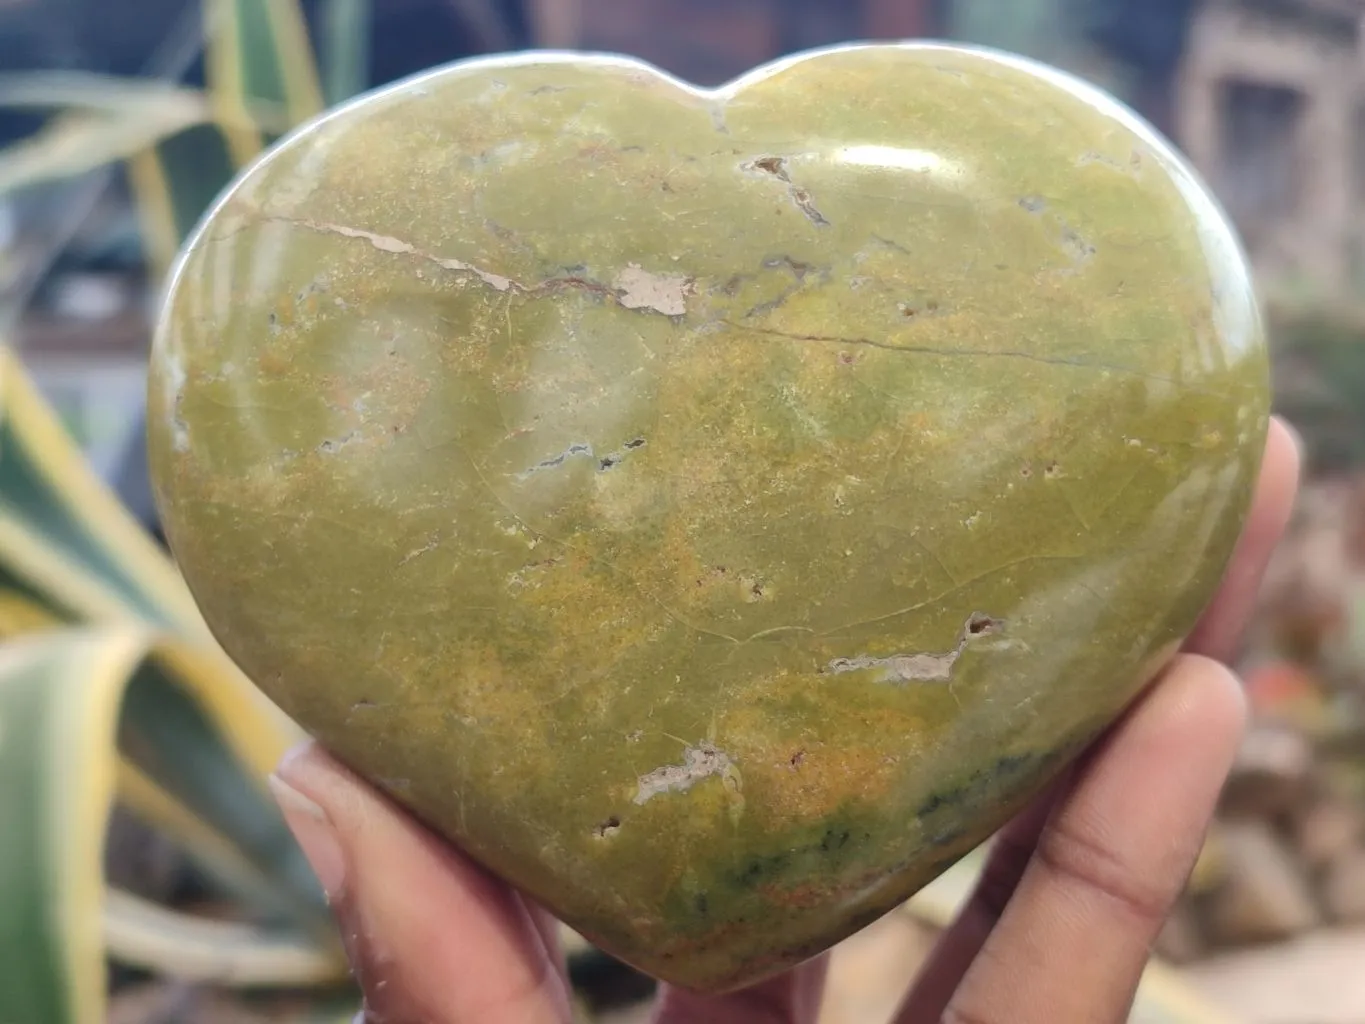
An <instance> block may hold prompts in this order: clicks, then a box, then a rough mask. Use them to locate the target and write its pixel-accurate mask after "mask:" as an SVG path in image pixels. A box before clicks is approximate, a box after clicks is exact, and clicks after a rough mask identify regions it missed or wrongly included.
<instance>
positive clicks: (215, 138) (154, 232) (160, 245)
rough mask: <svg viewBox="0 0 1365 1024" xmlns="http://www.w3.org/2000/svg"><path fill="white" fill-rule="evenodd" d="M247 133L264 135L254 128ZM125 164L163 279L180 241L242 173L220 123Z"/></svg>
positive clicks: (146, 242)
mask: <svg viewBox="0 0 1365 1024" xmlns="http://www.w3.org/2000/svg"><path fill="white" fill-rule="evenodd" d="M240 134H241V133H238V135H240ZM245 134H246V135H247V136H250V137H251V138H258V137H259V132H258V131H257V129H255V128H254V127H252V128H247V129H245ZM234 137H236V136H234ZM126 166H127V170H128V181H129V183H130V184H131V186H132V189H133V194H134V196H135V197H136V199H137V207H138V215H139V219H140V221H141V227H142V246H143V249H144V251H145V252H146V253H147V256H148V259H149V262H150V263H151V265H152V268H153V269H154V270H155V271H156V272H157V273H158V274H160V275H162V276H164V275H165V274H167V273H168V272H169V271H170V268H171V266H172V264H173V263H174V262H175V257H176V254H177V253H178V252H179V251H180V245H181V243H182V242H183V241H184V240H185V238H186V237H188V236H189V234H190V232H192V231H193V230H194V228H195V226H196V225H197V224H198V223H199V220H200V218H201V217H203V215H204V211H206V210H207V209H208V208H209V207H210V206H211V205H212V204H213V201H214V200H215V199H216V198H217V197H218V194H219V193H220V192H221V191H222V190H223V189H224V188H225V187H227V185H228V183H229V182H231V181H232V178H233V176H234V175H235V174H236V173H237V162H236V161H235V160H234V156H233V151H232V148H231V146H230V144H229V134H228V133H225V132H224V130H223V128H222V127H221V125H219V124H201V125H195V126H194V127H192V128H189V129H187V130H185V131H183V132H181V133H180V134H178V135H174V136H171V137H170V138H167V139H163V140H161V141H160V142H159V143H157V145H155V146H153V147H151V148H148V149H144V150H142V151H141V152H139V153H136V154H135V155H133V156H132V157H130V159H129V160H128V162H127V164H126Z"/></svg>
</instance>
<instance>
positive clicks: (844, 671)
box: [150, 45, 1268, 990]
mask: <svg viewBox="0 0 1365 1024" xmlns="http://www.w3.org/2000/svg"><path fill="white" fill-rule="evenodd" d="M1267 406H1268V383H1267V360H1266V352H1265V346H1264V341H1263V336H1262V333H1261V325H1260V320H1259V317H1258V312H1257V308H1256V303H1255V299H1254V296H1253V291H1252V287H1251V284H1250V281H1249V277H1248V272H1247V268H1246V265H1245V262H1244V260H1243V257H1242V255H1241V251H1240V249H1239V247H1238V244H1237V242H1236V240H1235V238H1234V236H1233V234H1232V233H1231V231H1230V230H1229V228H1228V226H1227V224H1226V222H1225V220H1224V218H1223V217H1222V216H1221V214H1220V213H1219V211H1218V209H1217V207H1216V206H1215V204H1214V203H1213V202H1212V201H1211V200H1210V199H1209V198H1208V195H1207V193H1206V192H1205V190H1204V189H1203V187H1202V186H1201V184H1200V183H1199V182H1198V181H1197V180H1196V179H1195V178H1194V177H1193V176H1192V175H1191V173H1190V171H1189V170H1188V169H1187V168H1186V166H1185V165H1184V164H1183V163H1182V162H1181V161H1180V160H1179V158H1178V157H1176V156H1175V155H1174V154H1173V152H1172V150H1171V149H1170V148H1169V147H1168V145H1167V144H1165V143H1164V142H1163V141H1161V140H1160V139H1159V138H1158V137H1157V136H1156V135H1155V134H1154V133H1153V132H1152V130H1151V129H1149V128H1148V127H1146V126H1145V125H1144V124H1142V123H1141V122H1140V121H1139V120H1138V119H1137V118H1136V117H1134V116H1133V115H1132V114H1130V113H1128V112H1126V111H1125V110H1124V109H1123V108H1121V107H1120V106H1119V105H1118V104H1117V103H1115V102H1113V101H1112V100H1110V99H1108V98H1106V97H1105V96H1103V95H1101V94H1099V93H1098V92H1096V91H1094V90H1093V89H1091V88H1090V87H1088V86H1085V85H1082V84H1079V83H1078V82H1076V81H1073V80H1071V79H1070V78H1068V77H1065V76H1063V75H1061V74H1059V73H1056V72H1053V71H1051V70H1048V69H1044V68H1041V67H1038V66H1035V65H1032V64H1030V63H1028V62H1025V61H1022V60H1018V59H1014V58H1009V57H1005V56H1001V55H995V54H989V53H982V52H975V51H967V50H960V49H956V48H952V47H945V46H937V45H897V46H890V45H886V46H882V45H877V46H855V47H846V48H839V49H835V50H829V51H822V52H819V53H815V54H808V55H804V56H802V57H799V58H795V59H789V60H785V61H783V62H780V63H778V64H775V65H772V66H769V67H767V68H764V69H761V70H760V71H757V72H755V73H753V74H751V75H749V76H747V77H745V78H744V79H742V80H740V81H739V82H737V83H735V84H732V85H730V86H728V87H726V88H724V89H721V90H718V91H703V90H699V89H695V88H691V87H688V86H686V85H684V84H682V83H679V82H677V81H675V80H673V79H670V78H668V77H666V76H664V75H662V74H661V73H659V72H658V71H656V70H653V69H651V68H650V67H648V66H645V65H642V64H639V63H636V62H633V61H629V60H624V59H617V58H604V57H575V56H565V55H535V54H532V55H526V56H519V57H510V58H502V59H494V60H480V61H475V62H471V63H464V64H458V65H454V66H451V67H447V68H444V69H441V70H438V71H435V72H432V73H429V74H426V75H424V76H422V77H419V78H417V79H414V80H411V81H408V82H405V83H402V84H399V85H397V86H394V87H390V88H386V89H384V90H383V91H381V92H379V93H377V94H375V95H371V96H369V97H367V98H365V99H363V100H361V101H359V102H357V103H354V104H351V105H349V106H347V107H345V108H344V109H342V110H340V111H338V112H336V113H334V114H332V115H330V116H328V117H326V118H325V119H323V120H322V121H320V122H319V123H316V124H314V125H312V126H310V127H308V128H307V129H306V130H303V131H301V132H299V133H297V134H296V135H294V136H293V137H292V138H291V139H289V140H288V141H286V142H285V143H283V144H282V145H280V146H279V147H278V148H277V149H276V150H275V151H274V152H273V153H272V154H271V155H270V156H269V157H268V158H267V159H265V160H264V161H263V162H261V163H259V164H258V165H257V166H256V167H255V168H254V169H252V170H251V171H250V172H249V173H248V174H246V175H245V177H244V178H243V179H242V180H241V181H240V182H238V183H237V185H236V186H235V187H234V188H233V189H232V190H231V191H230V192H229V194H228V195H227V196H226V197H225V198H224V199H223V200H222V201H221V202H220V203H219V204H218V205H217V207H216V208H215V209H214V210H213V212H212V213H211V215H210V216H209V217H208V218H207V221H206V223H205V224H204V225H203V227H202V228H201V229H200V231H199V232H198V233H197V235H196V236H195V238H194V239H193V241H192V243H191V244H190V245H189V247H188V249H187V254H186V256H185V258H184V259H183V261H182V263H181V265H180V267H179V269H178V272H177V274H176V276H175V278H174V282H173V286H172V288H171V291H170V294H169V299H168V303H167V306H166V310H165V315H164V318H163V320H162V322H161V325H160V329H159V332H158V337H157V341H156V346H155V356H154V365H153V374H152V381H151V389H150V420H151V428H150V432H151V438H150V440H151V448H152V455H153V462H154V475H155V484H156V490H157V495H158V499H159V502H160V508H161V509H162V511H163V514H164V518H165V524H166V530H167V533H168V536H169V538H170V541H171V543H172V546H173V548H174V551H175V553H176V555H177V557H178V559H179V561H180V564H181V566H182V567H183V570H184V573H185V575H186V577H187V579H188V581H189V583H190V585H191V587H192V588H193V591H194V593H195V595H196V598H197V599H198V601H199V603H200V605H201V607H202V609H203V612H204V614H205V616H206V617H207V619H208V622H209V623H210V624H211V626H212V628H213V630H214V631H215V633H216V634H217V636H218V637H219V638H220V639H221V641H222V643H223V645H224V646H225V647H226V649H227V650H228V651H229V652H230V653H231V655H232V656H233V657H234V658H235V659H236V660H237V661H238V662H239V663H240V664H241V665H242V666H243V668H244V669H245V671H246V672H247V673H248V674H249V675H250V676H251V677H252V678H253V679H254V680H256V682H257V683H258V684H259V685H260V686H261V687H263V688H264V689H265V690H266V691H267V692H268V693H269V694H270V696H272V697H273V698H274V699H275V700H276V701H278V702H279V704H281V705H282V706H283V707H284V709H285V710H286V711H288V712H289V713H290V714H291V715H293V716H295V717H296V718H297V719H298V721H299V722H301V723H302V724H303V725H304V726H306V727H307V728H308V729H310V730H311V731H312V732H313V733H315V734H316V735H317V736H318V737H320V738H321V740H322V741H323V742H324V743H325V744H326V745H327V746H328V747H330V748H331V749H332V750H334V751H335V752H336V753H337V754H338V755H339V756H340V757H342V758H343V759H344V760H345V761H347V762H349V763H350V764H351V765H353V766H354V767H355V768H356V769H358V770H359V771H360V772H362V773H363V774H365V775H366V776H368V777H370V778H372V779H373V780H375V782H376V783H378V784H379V785H381V786H382V787H383V788H384V789H386V790H387V791H388V792H389V793H391V794H392V795H393V796H394V797H395V798H397V799H398V800H399V801H401V802H403V803H404V804H406V805H407V806H408V807H410V808H411V809H412V810H414V811H415V812H416V813H417V814H419V815H420V816H421V817H422V818H424V819H425V820H426V821H427V822H429V823H430V824H431V825H432V826H433V827H434V828H435V829H437V830H438V831H439V832H441V833H442V834H444V835H445V836H447V837H449V838H450V839H451V840H453V841H454V842H456V843H457V844H458V845H459V846H461V847H462V848H463V849H465V850H466V851H468V853H469V854H471V855H472V856H474V857H475V858H477V859H478V860H480V861H482V862H483V863H485V864H486V865H488V866H490V867H491V868H492V869H493V870H495V871H496V872H498V873H500V874H501V875H502V876H504V877H505V878H507V879H508V880H510V881H511V882H512V883H514V884H516V885H517V886H519V887H520V888H522V889H523V890H525V891H526V892H528V893H529V894H531V895H532V896H534V897H535V898H536V899H538V900H540V901H541V902H543V903H544V904H546V905H547V906H549V907H550V908H551V909H552V910H554V911H555V912H556V913H557V914H559V915H560V916H561V917H562V918H563V919H564V920H566V921H568V922H569V923H570V924H572V925H574V926H575V927H576V928H578V929H579V930H581V931H582V932H583V933H585V934H586V935H587V936H589V937H590V938H591V939H593V940H595V941H596V942H598V943H599V944H600V945H602V946H603V947H604V948H606V949H607V950H609V951H611V952H613V953H615V954H617V955H618V956H621V957H623V958H624V959H626V960H628V961H630V962H632V963H634V964H636V965H638V966H640V967H641V968H643V969H644V970H646V971H649V972H651V973H652V974H655V975H658V976H660V977H662V978H665V979H667V980H670V981H673V982H676V983H679V984H682V985H685V986H689V987H692V988H697V989H711V990H718V989H724V988H729V987H733V986H736V985H739V984H743V983H747V982H751V981H753V980H755V979H757V978H759V977H761V976H763V975H765V974H767V973H770V972H773V971H776V970H778V969H781V968H785V967H788V966H790V965H792V964H794V963H796V962H798V961H800V960H802V959H803V958H806V957H809V956H811V955H812V954H815V953H817V952H819V951H821V950H823V949H825V948H826V947H828V946H830V945H832V944H833V943H834V942H836V941H837V940H839V939H840V938H842V937H843V936H845V935H847V934H848V933H850V932H852V931H853V930H855V929H857V928H859V927H860V926H862V925H865V924H867V923H868V922H870V921H871V920H873V919H874V918H876V917H877V916H878V915H880V914H882V913H883V912H885V911H886V910H888V909H889V908H891V907H892V906H893V905H895V904H896V903H897V902H898V901H901V900H903V899H905V898H906V897H907V896H909V895H910V894H911V893H913V892H914V891H915V890H916V889H917V888H919V887H920V886H922V885H924V884H925V883H926V882H928V881H929V880H930V879H932V878H933V877H934V876H935V875H937V874H938V873H940V872H941V871H942V870H943V869H944V868H945V867H946V866H947V865H949V864H950V863H951V862H952V861H953V860H954V859H955V858H957V857H959V856H960V855H961V854H963V853H964V852H965V851H967V850H968V849H969V848H971V847H972V846H973V845H975V844H976V843H978V842H979V841H980V840H981V839H982V838H983V837H984V836H986V835H988V834H989V833H990V832H991V831H992V830H993V829H995V828H996V827H997V826H999V825H1000V824H1001V823H1002V822H1003V821H1004V820H1006V819H1007V818H1008V817H1009V816H1010V815H1012V814H1013V813H1015V812H1016V811H1017V810H1018V809H1019V808H1020V807H1021V805H1022V804H1023V802H1024V801H1026V800H1027V798H1029V797H1030V796H1031V795H1032V794H1034V793H1036V792H1037V791H1038V789H1039V788H1040V786H1042V785H1043V784H1044V783H1045V782H1046V780H1047V779H1048V778H1049V777H1050V776H1052V775H1053V774H1054V773H1055V772H1056V771H1057V770H1058V769H1059V768H1060V767H1061V766H1062V764H1063V763H1064V762H1065V760H1066V759H1067V758H1068V757H1069V756H1070V755H1072V754H1073V753H1075V752H1076V751H1078V750H1079V749H1080V748H1081V747H1082V746H1083V745H1084V744H1086V743H1087V741H1089V740H1091V739H1092V738H1093V737H1095V736H1096V734H1097V733H1098V732H1099V731H1100V730H1101V729H1102V728H1103V727H1104V726H1105V725H1106V724H1107V723H1109V722H1111V721H1112V720H1113V719H1114V717H1115V716H1116V715H1117V714H1118V713H1119V712H1120V710H1121V709H1122V708H1123V706H1124V705H1125V704H1126V703H1127V702H1128V701H1129V700H1130V699H1131V698H1132V697H1133V696H1134V695H1135V694H1136V693H1137V692H1138V690H1139V689H1140V688H1141V687H1142V686H1143V684H1144V683H1145V682H1146V681H1147V680H1149V679H1150V678H1151V677H1152V675H1153V673H1154V672H1155V671H1156V670H1157V669H1158V668H1159V667H1160V666H1161V665H1162V664H1163V662H1164V661H1165V660H1166V659H1168V657H1169V656H1170V654H1171V653H1172V652H1173V650H1174V649H1175V648H1176V647H1177V646H1178V644H1179V643H1180V641H1181V638H1182V637H1183V636H1184V635H1185V634H1186V633H1187V632H1188V631H1189V629H1190V628H1191V626H1192V624H1193V623H1194V621H1195V619H1196V617H1197V615H1198V613H1199V612H1200V610H1201V608H1202V607H1203V606H1204V604H1205V603H1206V601H1207V600H1208V598H1209V597H1210V595H1211V593H1212V590H1213V588H1214V587H1215V584H1216V582H1217V581H1218V579H1219V577H1220V574H1221V573H1222V571H1223V570H1224V568H1225V566H1226V562H1227V560H1228V558H1229V555H1230V552H1231V550H1232V547H1233V543H1234V541H1235V539H1236V537H1237V535H1238V533H1239V530H1240V528H1241V526H1242V523H1243V520H1244V516H1245V513H1246V510H1247V506H1248V502H1249V497H1250V494H1251V490H1252V485H1253V480H1254V477H1255V475H1256V471H1257V467H1258V465H1259V459H1260V453H1261V448H1262V443H1263V439H1264V434H1265V430H1266V425H1267Z"/></svg>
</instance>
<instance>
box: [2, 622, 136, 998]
mask: <svg viewBox="0 0 1365 1024" xmlns="http://www.w3.org/2000/svg"><path fill="white" fill-rule="evenodd" d="M142 650H143V643H142V640H141V638H140V637H139V636H138V635H137V634H135V633H114V634H107V635H86V636H70V635H65V634H62V633H48V634H44V635H42V636H38V637H33V638H27V639H23V640H17V641H10V642H8V643H6V644H4V645H3V646H0V907H4V913H3V914H0V949H4V950H5V953H6V955H5V956H4V957H3V958H0V1021H5V1022H6V1024H8V1022H11V1021H13V1022H15V1024H19V1022H28V1021H33V1022H38V1021H42V1022H44V1024H48V1022H51V1024H66V1022H72V1024H94V1022H96V1021H101V1020H103V1019H104V1003H105V967H104V944H103V941H102V939H101V933H102V915H103V893H104V882H103V864H102V845H103V836H104V823H105V821H106V820H107V818H108V815H109V811H110V808H111V806H112V803H113V798H114V773H113V771H112V759H111V758H110V757H109V756H108V752H109V751H112V750H113V746H114V730H115V724H116V722H117V718H118V705H119V698H120V696H121V693H122V687H123V680H124V679H126V678H127V675H128V673H129V672H130V671H131V670H132V668H133V667H134V666H135V665H136V664H137V661H138V659H139V658H140V657H141V654H142ZM101 754H103V756H100V755H101ZM87 755H89V756H87Z"/></svg>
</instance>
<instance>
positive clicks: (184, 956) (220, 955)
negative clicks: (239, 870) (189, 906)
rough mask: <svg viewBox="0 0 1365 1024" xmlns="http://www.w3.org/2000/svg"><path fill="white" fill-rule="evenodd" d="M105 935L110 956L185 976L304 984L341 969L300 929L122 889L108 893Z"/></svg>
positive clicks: (330, 977) (253, 984)
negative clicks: (188, 910)
mask: <svg viewBox="0 0 1365 1024" xmlns="http://www.w3.org/2000/svg"><path fill="white" fill-rule="evenodd" d="M103 934H104V942H105V946H106V948H107V949H108V953H109V957H110V959H111V960H114V961H116V962H118V963H121V964H124V965H126V966H130V967H142V968H145V969H147V970H150V971H154V972H156V973H158V974H161V975H165V976H168V977H173V978H180V979H182V980H186V981H196V982H206V983H210V984H216V985H228V986H233V987H241V988H266V987H269V988H299V987H303V986H309V985H322V984H330V983H333V982H336V981H338V980H339V978H340V977H341V975H342V973H343V971H342V970H341V968H340V966H339V964H338V961H337V959H336V958H335V957H333V956H328V955H327V954H325V953H324V952H322V951H320V950H319V949H318V948H317V947H316V946H315V945H312V944H309V943H306V942H301V941H299V940H298V939H297V938H296V937H294V936H291V935H288V934H282V933H280V932H278V931H270V930H268V929H265V928H261V927H258V926H255V925H250V924H244V923H241V922H237V921H215V920H210V919H207V918H202V917H195V916H193V915H190V914H183V913H177V912H176V911H174V910H168V909H167V908H165V907H163V906H160V905H159V904H156V903H152V902H150V901H148V900H144V899H141V898H140V897H137V896H134V895H132V894H131V893H126V892H122V891H119V890H117V889H111V890H109V891H108V892H107V893H106V894H105V899H104V913H103Z"/></svg>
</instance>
